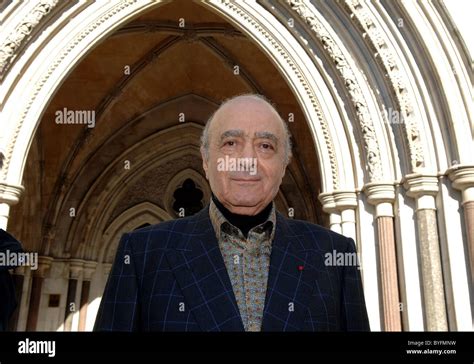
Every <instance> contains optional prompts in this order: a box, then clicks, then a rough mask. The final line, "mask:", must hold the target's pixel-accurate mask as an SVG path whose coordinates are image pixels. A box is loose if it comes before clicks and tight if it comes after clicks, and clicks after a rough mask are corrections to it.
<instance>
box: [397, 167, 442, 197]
mask: <svg viewBox="0 0 474 364" xmlns="http://www.w3.org/2000/svg"><path fill="white" fill-rule="evenodd" d="M403 186H404V187H405V189H406V190H407V195H408V196H409V197H413V198H419V197H422V196H426V195H429V196H433V197H434V196H436V195H437V193H438V190H439V187H438V177H437V176H436V175H427V174H421V173H413V174H408V175H406V176H405V177H404V178H403Z"/></svg>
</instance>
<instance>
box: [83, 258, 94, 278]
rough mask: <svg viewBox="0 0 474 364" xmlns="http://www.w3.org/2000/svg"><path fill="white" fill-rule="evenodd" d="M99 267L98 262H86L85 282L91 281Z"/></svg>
mask: <svg viewBox="0 0 474 364" xmlns="http://www.w3.org/2000/svg"><path fill="white" fill-rule="evenodd" d="M96 267H97V262H94V261H91V260H87V261H85V262H84V280H86V281H90V280H91V279H92V275H93V274H94V272H95V269H96Z"/></svg>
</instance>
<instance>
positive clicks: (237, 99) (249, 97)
mask: <svg viewBox="0 0 474 364" xmlns="http://www.w3.org/2000/svg"><path fill="white" fill-rule="evenodd" d="M249 105H258V106H259V107H260V108H261V109H262V110H266V111H267V112H269V113H270V114H271V115H274V117H275V120H278V121H279V122H280V123H281V125H282V126H283V130H284V140H282V143H283V147H284V152H285V153H284V162H285V165H288V164H289V163H290V160H291V157H292V152H291V148H292V145H291V137H290V131H289V130H288V126H287V125H286V123H285V122H284V121H283V119H282V118H281V117H280V115H279V114H278V111H276V109H275V107H274V106H273V105H272V104H271V103H270V102H269V101H268V99H267V98H266V97H265V96H263V95H259V94H244V95H239V96H234V97H231V98H230V99H227V100H225V101H224V102H223V103H222V104H221V105H220V106H219V108H218V109H217V110H216V111H215V112H214V113H213V114H212V115H211V117H210V118H209V120H208V121H207V123H206V126H205V127H204V130H203V132H202V135H201V150H203V152H204V153H203V156H204V158H205V159H209V140H210V134H211V133H212V131H211V129H212V124H213V123H214V121H215V120H219V118H220V117H221V116H222V114H224V115H226V113H228V112H238V111H239V109H241V110H242V109H244V108H245V107H247V106H249Z"/></svg>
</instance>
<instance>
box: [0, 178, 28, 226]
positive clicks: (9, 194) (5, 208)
mask: <svg viewBox="0 0 474 364" xmlns="http://www.w3.org/2000/svg"><path fill="white" fill-rule="evenodd" d="M23 191H24V188H23V186H15V185H10V184H8V183H4V182H0V229H3V230H7V225H8V217H9V216H10V206H13V205H15V204H17V203H18V201H19V199H20V196H21V194H22V192H23Z"/></svg>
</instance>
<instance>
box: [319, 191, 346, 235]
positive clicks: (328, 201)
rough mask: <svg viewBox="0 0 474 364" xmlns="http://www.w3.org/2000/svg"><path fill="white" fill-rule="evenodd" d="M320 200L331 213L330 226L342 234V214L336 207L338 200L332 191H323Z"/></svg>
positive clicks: (324, 208) (325, 209) (326, 210)
mask: <svg viewBox="0 0 474 364" xmlns="http://www.w3.org/2000/svg"><path fill="white" fill-rule="evenodd" d="M319 200H320V201H321V204H322V205H323V211H324V212H326V213H328V214H329V228H330V229H331V230H332V231H335V232H336V233H339V234H341V233H342V229H341V214H340V212H339V211H338V210H337V209H336V202H335V201H334V196H333V195H332V193H331V192H325V193H321V194H320V195H319Z"/></svg>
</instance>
